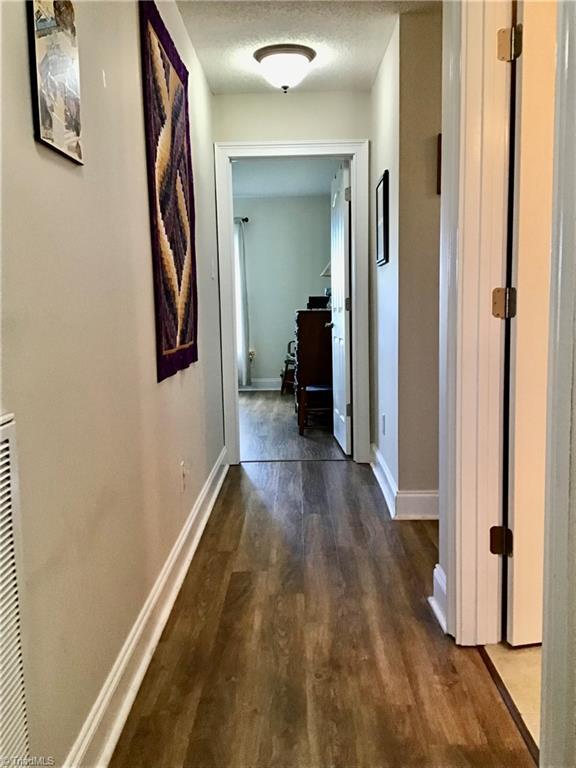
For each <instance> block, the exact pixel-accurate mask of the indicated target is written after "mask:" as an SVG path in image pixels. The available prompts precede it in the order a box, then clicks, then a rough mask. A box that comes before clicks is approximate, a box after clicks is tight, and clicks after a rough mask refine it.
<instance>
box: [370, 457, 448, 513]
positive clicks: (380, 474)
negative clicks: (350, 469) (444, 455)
mask: <svg viewBox="0 0 576 768" xmlns="http://www.w3.org/2000/svg"><path fill="white" fill-rule="evenodd" d="M370 466H371V467H372V471H373V472H374V475H375V477H376V480H377V481H378V485H379V486H380V488H381V490H382V493H383V494H384V498H385V499H386V504H387V506H388V509H389V511H390V516H391V517H392V518H394V519H395V520H438V491H399V490H398V485H397V483H396V480H395V478H394V475H393V474H392V472H391V471H390V468H389V467H388V465H387V464H386V460H385V459H384V456H382V453H381V452H380V450H379V449H378V447H377V446H376V445H374V444H373V445H372V461H371V462H370Z"/></svg>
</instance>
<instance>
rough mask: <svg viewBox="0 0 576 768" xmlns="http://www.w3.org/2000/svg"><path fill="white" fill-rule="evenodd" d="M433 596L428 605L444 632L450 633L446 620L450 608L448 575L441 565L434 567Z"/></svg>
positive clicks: (437, 564)
mask: <svg viewBox="0 0 576 768" xmlns="http://www.w3.org/2000/svg"><path fill="white" fill-rule="evenodd" d="M432 589H433V594H432V596H431V597H429V598H428V604H429V605H430V608H432V612H433V613H434V616H436V619H437V621H438V624H440V626H441V627H442V631H443V632H444V633H445V634H446V633H447V632H448V620H447V618H446V615H447V608H448V597H447V590H446V574H445V573H444V569H443V568H442V566H441V565H440V563H436V565H435V566H434V577H433V587H432Z"/></svg>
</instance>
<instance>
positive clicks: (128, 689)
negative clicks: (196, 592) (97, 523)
mask: <svg viewBox="0 0 576 768" xmlns="http://www.w3.org/2000/svg"><path fill="white" fill-rule="evenodd" d="M228 467H229V465H228V463H227V457H226V448H224V449H223V450H222V453H221V454H220V456H219V457H218V459H217V461H216V463H215V464H214V467H213V468H212V470H211V472H210V475H209V476H208V479H207V480H206V482H205V483H204V487H203V488H202V490H201V491H200V494H199V496H198V498H197V499H196V502H195V504H194V506H193V508H192V511H191V512H190V515H189V516H188V519H187V520H186V523H185V524H184V527H183V528H182V531H181V532H180V534H179V536H178V539H177V540H176V543H175V544H174V546H173V547H172V551H171V552H170V554H169V556H168V559H167V560H166V562H165V563H164V565H163V567H162V570H161V571H160V574H159V576H158V578H157V579H156V583H155V584H154V586H153V587H152V590H151V592H150V594H149V595H148V597H147V599H146V602H145V603H144V605H143V607H142V610H141V611H140V614H139V615H138V618H137V619H136V621H135V623H134V625H133V627H132V629H131V630H130V633H129V634H128V637H127V638H126V641H125V642H124V645H123V647H122V649H121V651H120V653H119V655H118V657H117V658H116V661H115V662H114V665H113V667H112V669H111V670H110V674H109V675H108V677H107V679H106V681H105V682H104V685H103V686H102V689H101V690H100V693H99V694H98V697H97V699H96V701H95V703H94V706H93V707H92V709H91V710H90V713H89V715H88V717H87V718H86V721H85V722H84V725H83V726H82V729H81V730H80V733H79V735H78V738H77V739H76V741H75V743H74V745H73V746H72V749H71V750H70V752H69V754H68V757H67V758H66V760H65V762H64V768H79V767H80V766H97V767H98V768H105V766H107V765H108V763H109V761H110V759H111V757H112V754H113V752H114V749H115V747H116V744H117V742H118V739H119V737H120V734H121V732H122V729H123V727H124V725H125V723H126V719H127V718H128V714H129V713H130V709H131V707H132V704H133V703H134V699H135V698H136V694H137V693H138V689H139V688H140V685H141V683H142V680H143V679H144V675H145V673H146V670H147V669H148V665H149V663H150V660H151V658H152V655H153V653H154V650H155V649H156V646H157V645H158V642H159V640H160V636H161V634H162V630H163V629H164V626H165V625H166V622H167V621H168V617H169V616H170V611H171V610H172V607H173V605H174V602H175V600H176V597H177V595H178V592H179V590H180V587H181V585H182V582H183V581H184V577H185V576H186V573H187V572H188V568H189V567H190V562H191V560H192V557H193V555H194V552H195V551H196V547H197V546H198V542H199V541H200V537H201V535H202V532H203V530H204V527H205V525H206V523H207V521H208V518H209V516H210V512H211V511H212V508H213V506H214V503H215V501H216V498H217V496H218V492H219V491H220V488H221V486H222V483H223V482H224V478H225V477H226V473H227V472H228Z"/></svg>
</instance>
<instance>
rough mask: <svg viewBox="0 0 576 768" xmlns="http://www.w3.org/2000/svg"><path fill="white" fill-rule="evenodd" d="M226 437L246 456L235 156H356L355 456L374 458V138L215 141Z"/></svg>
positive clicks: (232, 452)
mask: <svg viewBox="0 0 576 768" xmlns="http://www.w3.org/2000/svg"><path fill="white" fill-rule="evenodd" d="M214 154H215V164H216V165H215V172H216V206H217V216H218V263H219V269H220V323H221V338H222V382H223V400H224V442H225V445H226V449H227V452H228V461H229V463H230V464H238V463H239V461H240V435H239V414H238V375H237V362H236V334H235V296H234V224H233V218H234V211H233V196H232V165H231V160H236V159H246V158H252V157H326V156H335V157H342V158H347V159H349V160H350V186H351V188H352V222H351V235H352V238H351V239H352V249H351V259H352V269H351V274H352V280H351V294H352V296H351V298H352V334H351V340H352V435H353V459H354V460H355V461H358V462H369V461H370V384H369V382H370V376H369V341H368V333H369V301H368V296H369V290H368V275H369V233H368V210H369V196H368V191H369V167H368V141H293V142H276V141H266V142H257V143H252V142H217V143H216V144H215V145H214Z"/></svg>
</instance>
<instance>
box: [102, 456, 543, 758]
mask: <svg viewBox="0 0 576 768" xmlns="http://www.w3.org/2000/svg"><path fill="white" fill-rule="evenodd" d="M436 541H437V530H436V526H435V524H434V523H432V522H392V521H390V519H389V518H388V515H387V513H386V509H385V505H384V502H383V500H382V496H381V494H380V491H379V489H378V487H377V485H376V484H375V481H374V479H373V476H372V474H371V472H370V470H369V468H367V467H366V466H359V465H356V464H354V463H352V462H286V463H282V462H277V463H255V464H247V465H243V466H240V467H233V468H232V469H231V470H230V473H229V475H228V477H227V479H226V481H225V484H224V487H223V490H222V492H221V495H220V497H219V500H218V502H217V504H216V507H215V509H214V511H213V514H212V517H211V519H210V521H209V523H208V526H207V528H206V531H205V533H204V536H203V538H202V541H201V542H200V545H199V548H198V551H197V553H196V555H195V557H194V560H193V562H192V566H191V568H190V571H189V573H188V575H187V577H186V580H185V582H184V585H183V588H182V591H181V593H180V595H179V597H178V599H177V602H176V604H175V607H174V610H173V611H172V614H171V617H170V620H169V622H168V625H167V627H166V629H165V631H164V634H163V636H162V639H161V642H160V644H159V646H158V648H157V650H156V652H155V654H154V657H153V659H152V663H151V665H150V668H149V670H148V672H147V674H146V677H145V679H144V683H143V685H142V688H141V690H140V692H139V694H138V696H137V699H136V702H135V704H134V707H133V709H132V712H131V714H130V716H129V719H128V722H127V724H126V727H125V729H124V732H123V734H122V736H121V738H120V741H119V744H118V747H117V749H116V752H115V755H114V757H113V759H112V762H111V766H112V768H137V767H138V768H145V767H146V766H150V767H151V768H175V767H176V766H188V767H189V768H336V767H338V768H357V767H358V768H359V767H360V766H361V767H362V768H384V767H385V766H386V767H389V768H404V767H405V766H419V767H420V768H425V767H430V768H432V767H434V768H448V767H450V768H460V766H479V767H480V768H488V766H494V768H496V767H498V768H508V767H510V768H523V767H524V766H526V767H528V766H533V763H532V762H531V759H530V757H529V754H528V752H527V750H526V748H525V746H524V744H523V742H522V740H521V738H520V736H519V734H518V732H517V730H516V727H515V726H514V723H513V722H512V719H511V717H510V715H509V713H508V711H507V709H506V708H505V706H504V704H503V703H502V701H501V699H500V697H499V694H498V692H497V690H496V687H495V685H494V683H493V682H492V680H491V678H490V675H489V673H488V671H487V669H486V667H485V666H484V664H483V662H482V660H481V659H480V656H479V654H478V652H477V651H476V650H475V649H463V648H457V647H456V646H455V645H454V643H453V642H452V640H450V639H449V638H447V637H445V636H444V635H443V634H442V633H441V631H440V629H439V627H438V626H437V624H436V622H435V620H434V618H433V617H432V615H431V613H430V610H429V607H428V605H427V602H426V596H427V595H428V594H430V590H431V583H430V581H431V573H432V568H433V565H434V563H435V562H436V558H437V550H436Z"/></svg>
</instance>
